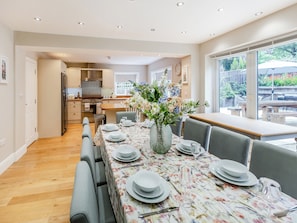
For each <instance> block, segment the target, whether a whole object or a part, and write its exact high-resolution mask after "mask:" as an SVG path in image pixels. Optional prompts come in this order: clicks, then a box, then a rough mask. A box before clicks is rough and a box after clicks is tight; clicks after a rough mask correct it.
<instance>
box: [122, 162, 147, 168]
mask: <svg viewBox="0 0 297 223" xmlns="http://www.w3.org/2000/svg"><path fill="white" fill-rule="evenodd" d="M143 165H144V163H138V164H129V165H126V166H122V167H120V168H119V169H125V168H130V167H137V166H143Z"/></svg>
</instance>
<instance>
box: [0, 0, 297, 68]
mask: <svg viewBox="0 0 297 223" xmlns="http://www.w3.org/2000/svg"><path fill="white" fill-rule="evenodd" d="M181 1H183V2H184V5H183V6H181V7H178V6H177V2H178V0H175V1H174V0H74V1H73V0H62V1H61V0H50V1H49V0H48V1H46V0H26V1H23V0H0V5H1V7H0V22H1V23H2V24H4V25H6V26H8V27H9V28H11V29H12V30H15V31H26V32H36V33H50V34H62V35H74V36H87V37H102V38H113V39H128V40H144V41H158V42H172V43H202V42H205V41H207V40H209V39H211V38H214V37H216V36H219V35H222V34H224V33H226V32H229V31H231V30H233V29H236V28H238V27H240V26H243V25H245V24H248V23H250V22H252V21H255V20H257V19H260V18H262V17H264V16H267V15H269V14H271V13H273V12H276V11H278V10H280V9H283V8H285V7H288V6H290V5H293V4H296V3H297V0H207V1H206V0H181ZM219 8H223V9H224V10H223V11H221V12H219V11H218V9H219ZM257 12H263V14H262V15H260V16H255V13H257ZM34 17H40V18H41V21H39V22H37V21H35V20H34ZM78 22H83V23H84V25H79V24H78ZM117 26H122V28H121V29H118V28H117ZM153 30H154V31H153ZM182 32H185V33H182ZM44 52H45V54H43V55H47V54H48V53H49V55H50V56H52V57H56V58H61V59H63V60H66V61H72V62H97V63H110V62H111V60H112V63H114V64H115V63H116V64H131V61H133V64H149V63H151V62H153V61H155V60H157V59H160V57H159V56H158V55H152V56H139V55H136V54H135V55H131V54H129V55H128V54H126V52H115V51H112V52H108V51H104V52H98V51H96V52H91V51H88V50H86V51H84V52H76V51H69V52H66V51H65V50H63V51H60V50H59V49H56V50H55V51H53V52H47V51H46V49H44ZM82 58H84V59H82ZM86 60H87V61H86Z"/></svg>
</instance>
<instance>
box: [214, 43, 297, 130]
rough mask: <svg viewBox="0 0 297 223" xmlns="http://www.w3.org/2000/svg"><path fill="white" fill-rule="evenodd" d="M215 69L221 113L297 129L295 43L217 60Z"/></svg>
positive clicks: (296, 54)
mask: <svg viewBox="0 0 297 223" xmlns="http://www.w3.org/2000/svg"><path fill="white" fill-rule="evenodd" d="M247 58H248V59H247ZM218 68H219V71H218V74H219V87H220V91H219V98H218V100H219V107H220V112H223V113H227V114H233V115H240V116H248V117H255V118H258V119H262V120H264V121H271V122H276V123H280V124H287V125H294V126H297V42H291V43H286V44H285V43H284V44H281V45H277V46H274V47H267V48H262V49H259V50H257V51H256V50H255V51H251V52H246V53H244V54H241V55H231V56H228V57H224V58H220V59H218ZM247 95H249V97H247ZM247 111H248V113H247Z"/></svg>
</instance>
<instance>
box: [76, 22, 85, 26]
mask: <svg viewBox="0 0 297 223" xmlns="http://www.w3.org/2000/svg"><path fill="white" fill-rule="evenodd" d="M77 24H78V25H80V26H84V25H85V23H84V22H78V23H77Z"/></svg>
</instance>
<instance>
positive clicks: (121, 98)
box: [102, 96, 131, 101]
mask: <svg viewBox="0 0 297 223" xmlns="http://www.w3.org/2000/svg"><path fill="white" fill-rule="evenodd" d="M130 97H131V96H121V97H117V98H102V100H103V101H110V100H127V99H128V98H130Z"/></svg>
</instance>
